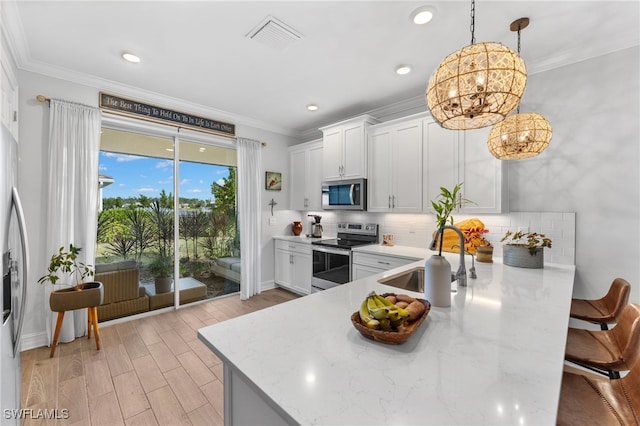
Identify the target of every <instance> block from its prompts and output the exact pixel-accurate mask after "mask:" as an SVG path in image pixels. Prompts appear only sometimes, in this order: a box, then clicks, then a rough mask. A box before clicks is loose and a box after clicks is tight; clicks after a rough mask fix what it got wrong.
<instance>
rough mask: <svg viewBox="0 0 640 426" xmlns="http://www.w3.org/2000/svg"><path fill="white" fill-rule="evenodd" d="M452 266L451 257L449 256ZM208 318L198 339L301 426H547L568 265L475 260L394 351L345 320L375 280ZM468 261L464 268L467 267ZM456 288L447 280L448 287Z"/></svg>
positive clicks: (553, 408) (557, 379)
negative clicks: (464, 279)
mask: <svg viewBox="0 0 640 426" xmlns="http://www.w3.org/2000/svg"><path fill="white" fill-rule="evenodd" d="M445 256H446V257H447V258H448V259H449V260H450V262H451V265H452V269H454V270H455V269H456V268H457V265H458V262H457V255H455V254H449V253H447V254H446V255H445ZM423 263H424V261H423V260H420V261H417V262H414V263H411V264H409V265H405V266H402V267H399V268H396V269H393V270H390V271H387V272H384V273H381V274H378V275H374V276H371V277H368V278H364V279H362V280H358V281H354V282H352V283H349V284H345V285H342V286H338V287H335V288H332V289H330V290H326V291H323V292H319V293H314V294H311V295H309V296H305V297H301V298H299V299H296V300H293V301H290V302H286V303H283V304H280V305H277V306H273V307H271V308H267V309H264V310H261V311H257V312H254V313H251V314H247V315H243V316H241V317H238V318H235V319H232V320H228V321H224V322H222V323H219V324H214V325H211V326H208V327H205V328H202V329H200V330H199V332H198V335H199V338H200V339H201V340H202V341H203V342H205V343H206V344H207V346H208V347H209V348H211V349H212V350H213V351H214V352H215V353H216V354H217V355H218V356H219V357H220V358H221V359H222V360H223V361H224V362H225V363H226V364H227V365H228V366H230V367H231V368H234V369H236V370H237V371H239V372H241V373H242V375H243V376H244V377H246V378H247V379H248V380H249V381H251V382H252V383H253V384H254V385H255V388H256V389H258V390H259V392H260V393H261V394H262V395H263V397H264V398H265V399H267V400H268V401H270V403H271V404H273V405H276V406H279V407H280V408H281V409H282V410H284V411H285V412H286V413H288V415H289V416H290V417H291V418H292V419H294V420H295V421H296V422H298V423H300V424H322V425H329V424H330V425H380V424H415V425H427V424H434V425H443V424H464V425H471V424H492V425H552V424H555V420H556V412H557V404H558V398H559V392H560V383H561V377H562V368H563V358H564V347H565V339H566V331H567V326H568V322H569V308H570V303H571V294H572V289H573V280H574V274H575V267H574V266H565V265H549V264H547V265H545V268H544V269H521V268H514V267H510V266H503V265H502V263H501V262H500V261H499V260H498V259H495V260H494V263H478V262H476V269H477V274H478V278H477V279H475V280H473V279H469V280H468V281H469V284H468V286H467V287H461V288H458V289H457V292H456V293H452V301H451V307H450V308H436V307H433V308H432V309H431V312H430V313H429V315H428V316H427V318H426V320H425V321H424V322H423V323H422V325H421V326H420V328H419V329H418V330H417V331H416V332H415V333H414V335H413V336H411V337H410V338H409V340H407V341H406V342H405V343H403V344H401V345H397V346H393V345H385V344H381V343H377V342H374V341H371V340H368V339H365V338H364V337H363V336H361V335H360V334H359V333H358V331H357V330H356V329H355V328H354V327H353V325H352V324H351V321H350V316H351V314H352V313H353V312H355V311H357V310H358V307H359V305H360V302H361V301H362V299H363V298H364V297H365V296H366V295H367V294H368V293H369V292H370V291H371V290H375V291H377V292H378V293H384V292H396V293H399V292H403V293H408V294H412V295H413V296H416V297H421V296H422V295H420V294H417V293H409V292H406V291H400V290H398V289H395V288H393V287H389V286H386V285H382V284H380V283H378V282H377V280H378V279H379V278H380V277H383V276H390V275H395V274H396V273H398V272H400V271H402V270H406V269H411V268H414V267H416V266H420V265H423ZM467 267H469V265H467ZM453 288H454V289H455V288H456V286H455V284H454V285H453Z"/></svg>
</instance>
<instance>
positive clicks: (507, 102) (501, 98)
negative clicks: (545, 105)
mask: <svg viewBox="0 0 640 426" xmlns="http://www.w3.org/2000/svg"><path fill="white" fill-rule="evenodd" d="M474 31H475V1H474V0H472V1H471V44H470V45H469V46H465V47H463V48H462V49H460V50H458V51H456V52H454V53H452V54H450V55H449V56H447V57H446V58H445V59H444V60H443V61H442V62H441V63H440V65H439V66H438V68H437V69H436V71H435V72H434V73H433V75H432V76H431V78H430V79H429V85H428V87H427V93H426V99H427V106H428V107H429V111H430V112H431V115H432V116H433V118H434V119H435V120H436V121H437V122H438V123H439V124H440V125H441V126H442V127H444V128H446V129H451V130H469V129H479V128H481V127H487V126H492V125H494V124H496V123H498V122H500V121H502V120H504V118H505V117H506V116H507V114H509V113H510V112H511V111H513V110H514V109H515V108H516V107H517V106H518V103H519V102H520V98H521V97H522V94H523V93H524V89H525V86H526V84H527V70H526V67H525V65H524V61H523V60H522V58H520V56H519V55H518V54H517V53H516V52H514V51H513V50H511V49H509V48H508V47H506V46H504V45H503V44H501V43H478V44H475V34H474Z"/></svg>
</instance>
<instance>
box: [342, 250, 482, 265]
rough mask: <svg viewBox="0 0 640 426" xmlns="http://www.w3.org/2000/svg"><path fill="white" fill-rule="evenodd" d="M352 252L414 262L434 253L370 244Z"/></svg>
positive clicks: (468, 259)
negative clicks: (403, 258)
mask: <svg viewBox="0 0 640 426" xmlns="http://www.w3.org/2000/svg"><path fill="white" fill-rule="evenodd" d="M352 251H354V252H358V253H369V254H377V255H381V256H391V257H405V258H406V257H408V258H413V259H416V260H418V259H425V258H428V257H429V256H431V255H432V254H434V253H435V252H432V251H431V250H429V249H427V248H421V247H409V246H396V245H394V246H388V245H384V244H370V245H366V246H360V247H354V248H353V249H352ZM458 256H459V255H458ZM467 262H471V258H470V257H468V256H467ZM469 266H470V265H469ZM456 268H457V263H456ZM467 269H468V268H467Z"/></svg>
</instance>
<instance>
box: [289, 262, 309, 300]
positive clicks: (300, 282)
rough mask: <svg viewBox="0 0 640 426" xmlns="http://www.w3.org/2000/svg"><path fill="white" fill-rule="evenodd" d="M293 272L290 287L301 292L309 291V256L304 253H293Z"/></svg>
mask: <svg viewBox="0 0 640 426" xmlns="http://www.w3.org/2000/svg"><path fill="white" fill-rule="evenodd" d="M292 258H293V274H292V276H291V287H292V288H293V289H294V290H295V291H297V292H299V293H303V294H309V293H311V274H312V269H311V268H312V266H311V256H310V255H306V254H303V255H301V254H293V255H292Z"/></svg>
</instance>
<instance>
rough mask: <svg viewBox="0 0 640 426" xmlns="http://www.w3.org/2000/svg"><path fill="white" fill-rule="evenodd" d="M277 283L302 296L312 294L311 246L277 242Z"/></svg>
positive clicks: (282, 241)
mask: <svg viewBox="0 0 640 426" xmlns="http://www.w3.org/2000/svg"><path fill="white" fill-rule="evenodd" d="M275 246H276V254H275V282H276V284H278V285H280V286H282V287H286V288H288V289H290V290H293V291H295V292H296V293H300V294H309V293H311V274H312V269H311V268H312V266H311V265H312V259H311V245H310V244H304V243H295V242H289V241H284V240H276V243H275Z"/></svg>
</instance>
